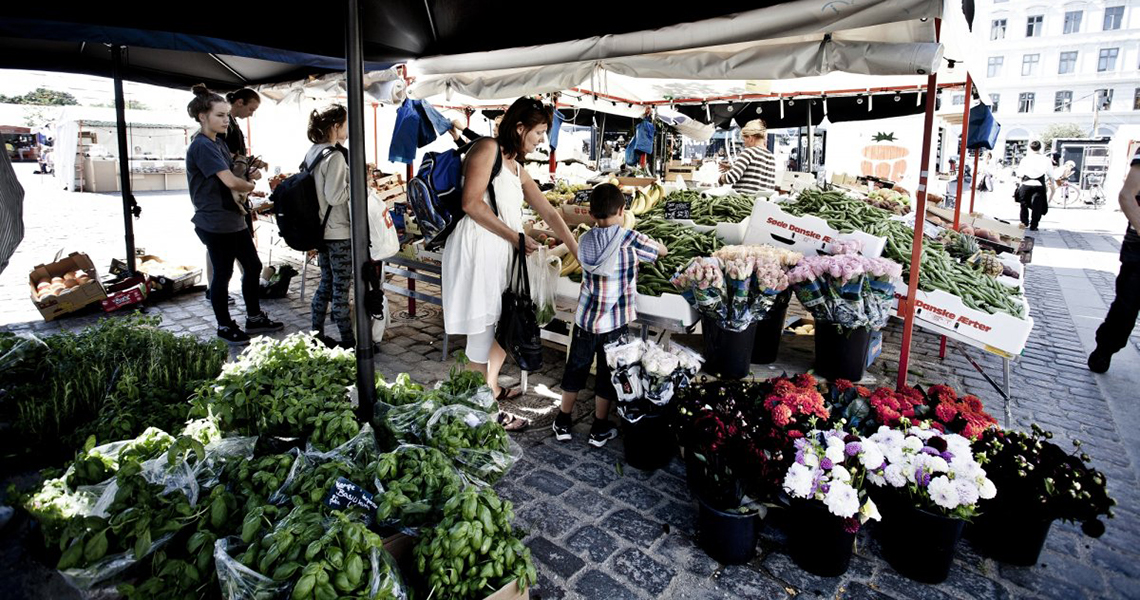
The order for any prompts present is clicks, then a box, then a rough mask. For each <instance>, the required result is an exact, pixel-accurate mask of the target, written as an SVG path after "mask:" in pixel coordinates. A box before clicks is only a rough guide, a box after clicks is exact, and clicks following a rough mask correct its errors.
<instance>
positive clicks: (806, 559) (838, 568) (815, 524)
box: [788, 499, 855, 577]
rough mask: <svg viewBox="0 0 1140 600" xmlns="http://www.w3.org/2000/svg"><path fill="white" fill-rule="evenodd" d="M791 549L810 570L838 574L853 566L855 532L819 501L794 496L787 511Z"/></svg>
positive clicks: (793, 557)
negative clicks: (849, 530) (845, 527)
mask: <svg viewBox="0 0 1140 600" xmlns="http://www.w3.org/2000/svg"><path fill="white" fill-rule="evenodd" d="M788 513H789V514H788V551H789V553H790V554H791V555H792V560H794V561H796V564H797V565H799V567H800V568H801V569H803V570H805V571H807V572H808V573H812V574H815V575H819V576H820V577H838V576H840V575H842V574H844V573H846V572H847V568H848V567H849V566H851V554H852V552H853V551H854V548H855V534H854V533H848V532H847V531H845V530H844V522H843V519H841V518H839V517H837V516H835V515H833V514H831V512H830V511H828V510H827V507H826V506H824V505H823V503H822V502H819V501H808V500H801V499H793V500H792V503H791V509H790V510H789V511H788Z"/></svg>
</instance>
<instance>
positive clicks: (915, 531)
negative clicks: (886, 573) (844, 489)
mask: <svg viewBox="0 0 1140 600" xmlns="http://www.w3.org/2000/svg"><path fill="white" fill-rule="evenodd" d="M874 499H875V504H877V505H878V507H879V512H880V513H881V514H882V515H883V519H882V521H881V522H880V523H878V524H877V525H876V526H875V531H876V532H878V535H879V541H880V542H881V544H882V550H883V558H885V559H887V562H888V563H890V565H891V567H892V568H894V570H895V571H898V572H899V574H900V575H902V576H904V577H907V578H909V579H913V580H915V581H918V582H921V583H942V582H943V581H946V578H947V577H948V576H949V575H950V566H951V565H952V564H954V554H955V552H956V551H957V549H958V540H959V539H961V537H962V531H963V529H965V526H966V522H965V521H963V520H962V519H956V518H953V517H945V516H942V515H937V514H934V513H932V512H929V511H926V510H922V509H919V508H915V507H914V505H913V504H911V503H910V502H909V501H908V500H906V499H904V498H900V497H899V496H898V494H897V493H895V492H884V493H881V494H875V495H874ZM880 500H882V502H880ZM916 536H919V537H920V538H921V540H922V541H921V544H920V546H921V547H920V548H919V547H916V545H915V544H916V541H915V540H916V539H917V538H916Z"/></svg>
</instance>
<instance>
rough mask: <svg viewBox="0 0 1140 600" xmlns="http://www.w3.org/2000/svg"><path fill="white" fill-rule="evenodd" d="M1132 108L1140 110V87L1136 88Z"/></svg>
mask: <svg viewBox="0 0 1140 600" xmlns="http://www.w3.org/2000/svg"><path fill="white" fill-rule="evenodd" d="M1132 110H1140V88H1136V94H1135V95H1134V96H1132Z"/></svg>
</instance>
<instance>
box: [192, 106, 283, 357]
mask: <svg viewBox="0 0 1140 600" xmlns="http://www.w3.org/2000/svg"><path fill="white" fill-rule="evenodd" d="M186 112H187V113H189V115H190V118H192V119H194V120H195V121H197V122H198V124H199V125H200V126H201V131H200V132H199V134H198V135H197V136H195V138H194V141H192V142H190V147H189V148H187V149H186V178H187V180H188V181H189V186H190V199H191V201H192V202H193V203H194V216H193V217H192V218H191V219H190V221H191V222H192V223H194V233H196V234H198V239H200V240H202V243H203V244H205V245H206V250H207V251H208V252H209V260H210V262H211V263H212V264H213V265H214V273H213V276H212V277H211V278H210V289H211V290H214V291H215V292H217V293H214V294H211V295H210V305H211V306H212V307H213V309H214V318H215V319H216V320H217V322H218V337H219V338H222V339H223V340H225V341H227V342H229V343H231V344H245V343H248V342H249V335H247V334H246V332H247V331H259V332H261V331H276V330H279V329H281V328H282V327H284V326H283V325H282V324H281V323H279V322H276V321H273V320H271V319H270V318H269V316H268V315H266V314H265V313H264V312H262V310H261V304H260V301H259V298H258V294H259V293H260V289H259V287H260V286H259V285H258V283H259V282H258V278H259V277H260V275H261V259H260V258H258V256H257V249H256V248H255V247H254V246H253V238H252V237H250V235H249V230H248V226H247V225H246V221H245V217H244V216H243V215H242V213H241V209H240V208H239V207H238V205H237V203H236V202H235V201H234V196H233V193H232V192H239V193H249V192H252V191H253V187H254V186H253V180H257V179H260V178H261V172H260V171H258V170H256V169H254V170H253V171H251V172H250V180H246V179H242V178H240V177H238V176H237V175H234V174H233V170H232V169H233V157H232V156H231V155H230V151H229V148H227V147H226V143H225V139H224V138H223V137H222V136H223V135H224V134H225V132H226V130H227V129H228V128H229V126H230V105H229V103H228V102H226V100H225V99H224V98H222V97H221V96H219V95H218V94H215V93H214V92H211V91H210V90H209V89H207V88H206V86H205V85H201V84H199V85H196V86H194V99H193V100H191V101H190V104H189V105H187V107H186ZM235 259H237V261H238V262H239V263H241V265H242V268H243V269H244V270H245V271H244V272H243V273H242V278H241V291H242V298H243V299H244V300H245V309H246V313H247V316H246V320H245V328H246V331H242V329H241V328H240V327H238V324H237V323H236V322H235V321H234V320H233V318H231V317H230V309H229V304H228V303H227V299H226V293H225V292H226V290H228V289H229V287H230V278H231V277H233V273H234V260H235Z"/></svg>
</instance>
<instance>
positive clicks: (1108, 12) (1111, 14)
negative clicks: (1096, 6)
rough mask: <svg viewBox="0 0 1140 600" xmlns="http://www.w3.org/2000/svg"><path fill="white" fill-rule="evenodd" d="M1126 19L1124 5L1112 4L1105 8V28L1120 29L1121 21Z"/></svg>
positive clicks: (1110, 29) (1106, 29)
mask: <svg viewBox="0 0 1140 600" xmlns="http://www.w3.org/2000/svg"><path fill="white" fill-rule="evenodd" d="M1122 21H1124V7H1123V6H1110V7H1108V8H1106V9H1104V30H1105V31H1112V30H1114V29H1120V23H1121V22H1122Z"/></svg>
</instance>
